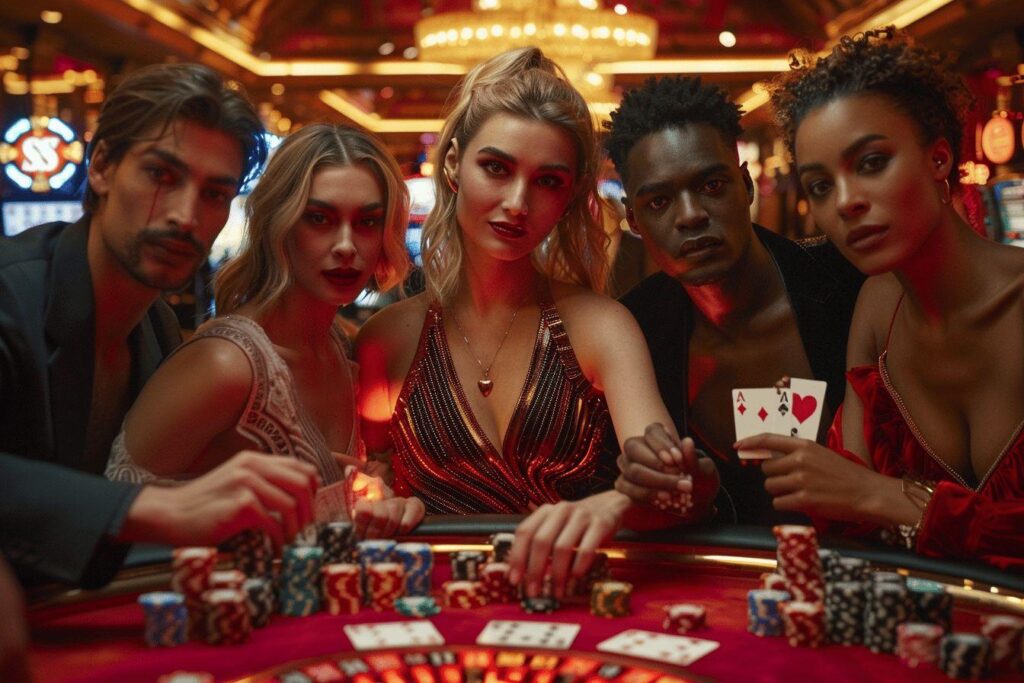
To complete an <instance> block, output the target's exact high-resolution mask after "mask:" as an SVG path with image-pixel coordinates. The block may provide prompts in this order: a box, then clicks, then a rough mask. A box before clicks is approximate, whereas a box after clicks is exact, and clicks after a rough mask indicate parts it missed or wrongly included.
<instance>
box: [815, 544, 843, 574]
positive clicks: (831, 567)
mask: <svg viewBox="0 0 1024 683" xmlns="http://www.w3.org/2000/svg"><path fill="white" fill-rule="evenodd" d="M840 557H841V555H840V554H839V553H838V552H837V551H835V550H831V549H829V548H819V549H818V560H819V561H820V562H821V572H822V575H823V576H824V577H825V580H826V581H827V580H829V577H831V576H833V575H834V574H835V573H836V570H835V565H836V564H837V563H838V562H839V558H840Z"/></svg>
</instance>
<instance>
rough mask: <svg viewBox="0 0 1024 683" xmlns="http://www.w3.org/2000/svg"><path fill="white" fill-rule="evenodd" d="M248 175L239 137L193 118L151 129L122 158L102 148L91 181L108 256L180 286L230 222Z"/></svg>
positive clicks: (153, 281) (145, 279) (159, 286)
mask: <svg viewBox="0 0 1024 683" xmlns="http://www.w3.org/2000/svg"><path fill="white" fill-rule="evenodd" d="M241 173H242V148H241V145H240V144H239V142H238V140H237V139H235V138H234V137H233V136H232V135H231V134H229V133H227V132H225V131H222V130H216V129H212V128H207V127H205V126H201V125H199V124H197V123H193V122H191V121H186V120H178V121H175V122H173V123H172V124H171V125H170V126H168V127H167V129H166V131H163V134H162V135H161V131H160V130H159V129H158V130H154V131H151V134H150V135H144V136H143V137H142V140H141V141H139V142H136V143H134V144H133V145H132V146H131V147H129V148H128V151H127V152H125V154H124V156H123V157H121V158H120V159H118V160H117V161H113V162H110V161H106V160H105V159H104V158H103V148H102V147H99V148H97V151H96V154H95V155H94V156H93V160H92V164H91V165H90V168H89V183H90V185H91V187H92V189H93V190H94V191H95V192H96V194H97V195H98V196H99V198H100V199H99V204H98V207H97V209H96V211H95V213H94V215H93V221H92V229H93V230H96V231H98V237H99V238H100V242H97V244H102V246H103V253H104V254H105V256H104V258H107V257H109V258H110V260H111V261H112V262H113V263H114V264H116V267H119V268H120V269H121V270H123V271H124V272H125V273H126V274H127V275H129V276H130V277H131V278H132V279H134V280H135V281H137V282H139V283H140V284H142V285H144V286H145V287H148V288H150V289H156V290H175V289H181V288H182V287H184V286H185V285H186V284H188V283H189V281H191V279H192V277H193V276H194V275H195V272H196V270H197V269H198V268H199V266H200V264H202V262H203V260H204V259H205V258H206V256H207V254H208V253H209V251H210V247H211V246H213V241H214V240H215V239H216V238H217V235H218V234H219V233H220V231H221V229H223V227H224V224H225V223H226V222H227V219H228V215H229V213H230V210H231V200H232V199H234V197H235V195H236V194H237V191H238V187H239V183H240V178H241ZM92 241H93V240H92V238H90V242H91V243H92Z"/></svg>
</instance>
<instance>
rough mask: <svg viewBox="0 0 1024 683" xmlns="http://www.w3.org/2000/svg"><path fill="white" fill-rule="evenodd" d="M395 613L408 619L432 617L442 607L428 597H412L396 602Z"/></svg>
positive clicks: (402, 598)
mask: <svg viewBox="0 0 1024 683" xmlns="http://www.w3.org/2000/svg"><path fill="white" fill-rule="evenodd" d="M395 611H396V612H398V613H399V614H402V615H404V616H407V617H432V616H434V615H435V614H439V613H440V612H441V607H440V606H439V605H438V604H437V600H435V599H434V598H432V597H430V596H428V595H412V596H405V597H401V598H398V599H397V600H395Z"/></svg>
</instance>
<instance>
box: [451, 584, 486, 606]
mask: <svg viewBox="0 0 1024 683" xmlns="http://www.w3.org/2000/svg"><path fill="white" fill-rule="evenodd" d="M441 588H442V590H443V591H444V597H445V604H447V605H448V607H456V608H463V609H469V608H472V607H483V606H484V605H486V604H487V593H486V592H485V590H484V586H483V584H482V583H480V582H479V581H459V580H456V581H445V582H444V584H443V585H442V586H441Z"/></svg>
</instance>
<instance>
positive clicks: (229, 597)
mask: <svg viewBox="0 0 1024 683" xmlns="http://www.w3.org/2000/svg"><path fill="white" fill-rule="evenodd" d="M203 604H204V606H205V607H206V642H207V643H209V644H210V645H235V644H238V643H244V642H245V641H246V640H248V638H249V632H250V631H251V630H252V622H251V621H250V620H249V607H248V605H247V604H246V599H245V593H243V592H242V591H240V590H230V589H225V588H219V589H215V590H209V591H206V592H205V593H203Z"/></svg>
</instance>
